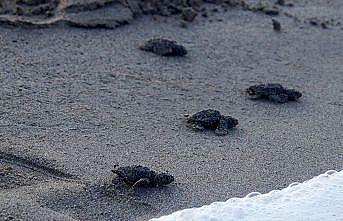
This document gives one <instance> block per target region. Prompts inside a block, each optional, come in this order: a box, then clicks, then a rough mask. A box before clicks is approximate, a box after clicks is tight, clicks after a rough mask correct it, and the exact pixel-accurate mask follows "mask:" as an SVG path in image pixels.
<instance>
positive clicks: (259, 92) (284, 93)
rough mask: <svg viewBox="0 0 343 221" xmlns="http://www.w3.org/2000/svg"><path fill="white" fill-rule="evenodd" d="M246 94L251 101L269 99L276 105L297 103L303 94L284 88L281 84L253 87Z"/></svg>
mask: <svg viewBox="0 0 343 221" xmlns="http://www.w3.org/2000/svg"><path fill="white" fill-rule="evenodd" d="M246 92H247V94H248V95H249V96H250V98H251V99H267V100H270V101H273V102H276V103H286V102H288V101H295V100H297V99H299V98H300V97H301V96H302V94H301V92H299V91H296V90H294V89H287V88H284V87H283V86H282V85H281V84H258V85H253V86H250V87H249V88H248V89H247V90H246Z"/></svg>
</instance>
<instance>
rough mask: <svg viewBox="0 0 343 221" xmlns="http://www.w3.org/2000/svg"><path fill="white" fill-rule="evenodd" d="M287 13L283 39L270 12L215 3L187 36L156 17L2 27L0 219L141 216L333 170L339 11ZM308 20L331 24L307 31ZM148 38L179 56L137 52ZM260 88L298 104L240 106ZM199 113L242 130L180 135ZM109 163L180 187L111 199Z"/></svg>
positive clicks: (338, 108) (300, 7)
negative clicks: (294, 97) (146, 170)
mask: <svg viewBox="0 0 343 221" xmlns="http://www.w3.org/2000/svg"><path fill="white" fill-rule="evenodd" d="M294 3H295V6H294V7H281V9H282V11H283V12H287V15H285V14H283V13H282V14H281V15H280V16H277V17H276V19H277V20H278V21H280V23H281V25H282V30H281V32H276V31H274V30H273V28H272V21H271V17H270V16H268V15H265V14H263V13H254V12H251V11H248V10H241V9H239V8H232V9H231V8H229V9H228V11H227V12H223V10H222V8H221V7H217V8H218V9H219V12H213V11H212V10H209V12H210V17H209V18H203V17H201V16H198V17H197V18H196V19H195V21H194V22H193V23H191V24H189V25H188V28H187V29H185V28H181V27H180V26H179V23H180V19H179V18H175V17H170V18H165V17H159V16H157V17H155V18H157V20H156V19H153V18H152V17H150V16H140V17H139V18H137V19H135V20H132V21H131V24H130V25H126V26H121V27H119V28H116V29H113V30H107V29H80V28H72V27H68V26H65V25H59V26H54V27H51V28H46V29H32V28H26V27H25V28H21V27H8V26H1V27H0V47H1V50H0V58H1V63H0V86H1V87H0V146H1V150H0V181H1V185H0V187H1V189H0V220H6V219H9V218H11V217H12V218H13V219H14V220H20V219H22V220H147V219H149V218H152V217H156V216H160V215H165V214H168V213H171V212H173V211H175V210H179V209H183V208H187V207H193V206H200V205H203V204H208V203H211V202H213V201H223V200H226V199H228V198H230V197H234V196H238V197H239V196H244V195H245V194H247V193H249V192H252V191H259V192H268V191H270V190H272V189H279V188H283V187H285V186H287V185H288V184H289V183H291V182H293V181H300V182H301V181H304V180H307V179H309V178H311V177H313V176H314V175H317V174H319V173H323V172H325V171H327V170H329V169H334V170H342V169H343V163H342V162H343V150H342V146H343V145H342V144H343V139H342V132H343V123H342V122H343V119H342V115H343V103H342V100H343V86H342V85H343V75H342V73H343V43H342V36H343V30H342V26H341V25H340V24H339V22H342V21H343V3H342V1H340V0H334V1H322V0H316V1H294ZM206 7H209V8H213V7H216V6H213V5H207V6H206ZM290 15H292V16H290ZM313 16H317V17H318V18H319V19H320V20H330V19H334V22H335V23H334V25H329V28H328V29H323V28H321V27H320V26H313V25H310V24H309V23H308V22H305V21H308V20H309V19H310V18H311V17H313ZM218 20H219V21H218ZM332 24H333V23H332ZM156 36H164V37H167V38H170V39H173V40H177V41H178V42H179V43H182V44H183V45H184V46H186V47H187V49H188V51H189V53H188V55H187V56H186V57H183V58H173V57H159V56H157V55H154V54H151V53H147V52H144V51H140V50H138V49H137V47H138V45H139V44H140V43H141V42H142V41H144V40H146V39H149V38H151V37H156ZM265 82H279V83H282V84H283V85H285V86H287V87H291V88H295V89H298V90H300V91H302V92H303V97H302V98H301V99H300V100H299V101H298V102H290V103H286V104H282V105H278V104H272V103H269V102H263V101H262V102H261V101H251V100H249V99H246V97H245V96H244V93H243V91H244V89H245V88H247V87H248V86H250V85H253V84H257V83H265ZM207 108H214V109H218V110H219V111H221V112H222V113H223V114H225V115H232V116H233V117H235V118H237V119H238V120H239V126H238V128H237V129H235V130H233V131H232V132H231V133H230V134H229V135H227V136H223V137H218V136H215V135H214V134H213V133H210V132H208V133H197V132H194V131H192V130H190V129H188V128H187V127H186V126H185V122H184V115H185V114H189V113H193V112H196V111H200V110H202V109H207ZM114 163H119V164H122V165H127V164H142V165H145V166H150V167H151V168H153V169H157V170H168V171H169V172H170V173H172V174H174V175H175V178H176V182H175V183H174V184H173V185H171V186H169V187H166V188H158V189H147V190H139V191H137V192H136V193H135V194H129V193H125V192H124V193H122V192H114V191H113V190H112V189H110V188H108V187H107V186H108V183H110V180H111V176H112V174H111V172H110V170H111V169H112V166H113V164H114Z"/></svg>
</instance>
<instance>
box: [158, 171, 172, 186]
mask: <svg viewBox="0 0 343 221" xmlns="http://www.w3.org/2000/svg"><path fill="white" fill-rule="evenodd" d="M172 182H174V177H173V176H172V175H170V174H168V173H159V174H157V175H156V176H155V183H156V185H157V186H165V185H168V184H170V183H172Z"/></svg>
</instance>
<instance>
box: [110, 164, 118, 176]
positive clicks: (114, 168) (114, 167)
mask: <svg viewBox="0 0 343 221" xmlns="http://www.w3.org/2000/svg"><path fill="white" fill-rule="evenodd" d="M118 167H119V164H118V163H116V164H114V166H113V169H112V170H111V172H112V173H115V174H117V173H118V170H117V168H118Z"/></svg>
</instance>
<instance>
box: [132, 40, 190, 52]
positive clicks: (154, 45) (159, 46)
mask: <svg viewBox="0 0 343 221" xmlns="http://www.w3.org/2000/svg"><path fill="white" fill-rule="evenodd" d="M139 49H141V50H143V51H148V52H152V53H155V54H158V55H160V56H184V55H186V54H187V50H186V48H185V47H184V46H182V45H179V44H177V43H176V41H171V40H168V39H164V38H153V39H150V40H148V41H146V42H144V43H143V44H142V45H140V46H139Z"/></svg>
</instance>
